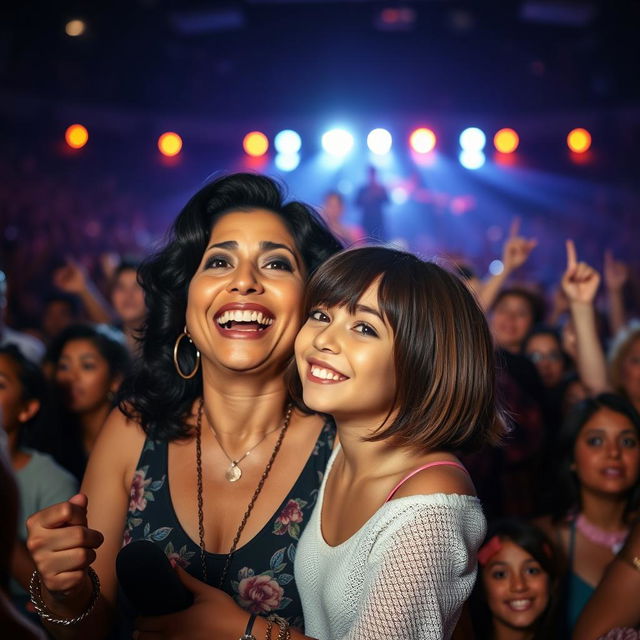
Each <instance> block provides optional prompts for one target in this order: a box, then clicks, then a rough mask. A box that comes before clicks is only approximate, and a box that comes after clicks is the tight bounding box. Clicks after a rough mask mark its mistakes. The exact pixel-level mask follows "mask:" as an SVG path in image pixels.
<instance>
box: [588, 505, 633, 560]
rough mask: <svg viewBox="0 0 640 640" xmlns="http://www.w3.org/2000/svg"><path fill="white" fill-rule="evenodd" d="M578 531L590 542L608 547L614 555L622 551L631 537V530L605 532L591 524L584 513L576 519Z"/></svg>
mask: <svg viewBox="0 0 640 640" xmlns="http://www.w3.org/2000/svg"><path fill="white" fill-rule="evenodd" d="M576 529H577V530H578V531H579V532H580V533H581V534H582V535H583V536H584V537H585V538H586V539H587V540H589V542H593V543H594V544H599V545H601V546H603V547H608V548H609V549H611V551H612V553H613V554H614V555H615V554H617V553H618V551H620V549H622V545H624V543H625V540H626V539H627V536H628V535H629V529H625V530H624V531H604V529H601V528H600V527H598V526H596V525H595V524H593V523H591V522H589V521H588V520H587V519H586V518H585V516H584V514H582V513H581V514H580V515H579V516H578V517H577V518H576Z"/></svg>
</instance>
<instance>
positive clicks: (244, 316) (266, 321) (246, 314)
mask: <svg viewBox="0 0 640 640" xmlns="http://www.w3.org/2000/svg"><path fill="white" fill-rule="evenodd" d="M216 322H217V323H218V324H219V325H225V324H227V323H229V322H257V323H258V324H261V325H263V326H265V327H266V326H269V325H270V324H273V318H270V317H268V316H265V315H264V314H263V313H262V311H249V310H244V311H243V310H241V309H235V310H231V311H225V312H224V313H221V314H220V315H219V316H218V317H217V318H216Z"/></svg>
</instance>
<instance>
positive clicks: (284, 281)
mask: <svg viewBox="0 0 640 640" xmlns="http://www.w3.org/2000/svg"><path fill="white" fill-rule="evenodd" d="M340 248H341V247H340V244H339V243H338V241H337V240H336V239H335V238H334V237H333V235H332V234H331V233H330V232H329V230H328V229H327V227H326V225H324V223H323V222H322V221H321V220H320V219H319V218H318V217H317V216H316V214H315V212H313V210H311V209H310V208H309V207H307V206H306V205H304V204H302V203H299V202H295V201H294V202H288V203H287V202H285V200H284V194H283V193H282V190H281V188H280V187H279V186H278V185H277V183H275V182H274V181H273V180H271V179H269V178H267V177H263V176H257V175H251V174H235V175H230V176H228V177H223V178H220V179H218V180H215V181H213V182H211V183H210V184H207V185H206V186H205V187H203V188H202V189H201V190H200V191H199V192H198V193H196V195H195V196H194V197H193V198H192V199H191V200H190V201H189V202H188V203H187V205H186V206H185V208H184V209H183V210H182V212H181V214H180V215H179V216H178V218H177V220H176V221H175V223H174V225H173V228H172V232H171V235H170V237H169V239H168V241H167V243H166V245H165V246H164V248H163V249H161V250H160V251H159V252H158V253H157V254H155V255H154V256H152V257H151V258H149V259H148V260H147V261H146V262H145V263H144V264H143V265H142V267H141V269H140V280H141V283H142V286H143V288H144V290H145V297H146V303H147V307H148V316H147V320H146V325H145V327H144V332H143V340H142V349H141V355H140V360H139V362H138V363H137V368H136V371H135V373H134V375H133V376H132V377H131V378H130V379H129V380H128V381H127V382H126V383H125V385H124V388H123V390H122V403H121V409H122V411H121V412H114V413H113V414H112V416H111V417H110V418H109V420H108V421H107V424H106V425H105V428H104V429H103V432H102V433H101V435H100V439H99V441H98V443H97V444H96V447H95V449H94V452H93V455H92V457H91V461H90V463H89V466H88V468H87V473H86V475H85V479H84V482H83V485H82V493H81V494H78V495H77V496H74V497H73V498H72V499H71V500H69V501H68V502H65V503H61V504H58V505H56V506H54V507H52V508H50V509H47V510H44V511H41V512H39V513H37V514H36V515H34V516H32V518H31V519H30V522H29V530H30V542H29V548H30V550H31V552H32V555H33V557H34V560H35V562H36V565H37V567H38V569H39V575H38V574H36V576H35V580H36V582H37V587H38V588H39V590H38V593H36V600H38V601H39V602H40V603H41V605H42V609H43V611H45V616H44V617H45V620H46V619H47V617H48V618H49V619H51V618H54V619H56V620H58V621H60V620H63V619H64V620H66V621H67V622H68V621H69V620H71V622H72V624H71V625H68V626H67V627H65V628H64V629H61V624H59V623H58V624H56V622H52V621H51V620H49V621H48V622H47V628H48V629H50V630H51V631H52V633H54V635H56V636H57V637H61V638H62V637H64V638H68V637H74V638H75V637H82V638H85V637H92V638H100V637H104V636H105V634H106V633H107V630H108V629H109V627H110V625H111V619H112V617H113V611H114V608H115V605H116V578H115V562H114V560H115V556H116V554H117V552H118V550H119V549H120V548H121V547H122V545H123V544H125V545H126V544H127V543H129V542H130V541H131V540H140V539H145V540H150V541H152V542H154V543H155V544H157V545H159V546H160V548H161V549H162V550H163V551H164V553H165V554H166V556H167V557H168V558H169V560H170V561H171V563H172V564H173V565H174V566H176V567H180V568H184V569H186V571H187V572H188V573H190V574H191V575H192V576H194V579H192V581H191V583H190V584H192V585H193V584H194V583H195V584H202V583H201V582H198V581H202V582H204V583H207V584H209V585H213V586H215V587H219V588H220V589H221V590H222V591H221V592H220V593H221V594H222V595H223V596H224V597H225V598H227V599H228V600H229V601H230V603H232V605H233V606H232V611H233V615H229V616H228V617H227V619H226V620H225V624H227V625H228V628H229V629H230V630H231V632H230V633H231V634H232V635H233V636H234V637H238V636H240V635H241V634H242V630H243V629H244V628H245V627H246V625H247V621H248V620H249V619H250V614H258V613H259V614H268V613H271V612H273V613H277V614H278V615H279V616H281V617H282V618H285V619H286V620H287V621H288V622H289V623H291V624H292V625H294V626H302V617H301V616H302V609H301V604H300V598H299V596H298V593H297V590H296V587H295V581H294V580H293V559H294V556H295V550H296V546H297V542H298V538H299V536H300V533H301V530H302V528H303V527H304V526H305V524H306V520H307V518H308V516H309V515H310V512H311V509H312V507H313V504H314V501H315V497H316V494H317V489H318V487H319V484H320V481H321V479H322V475H323V472H324V467H325V465H326V461H327V460H328V458H329V455H330V452H331V449H332V444H333V433H334V429H333V427H332V425H331V424H330V423H328V422H327V420H326V419H324V418H322V417H320V416H318V415H314V414H306V413H303V412H301V411H299V410H294V409H293V408H292V405H291V402H290V399H289V397H288V392H287V387H286V384H285V379H284V372H285V369H286V367H287V365H288V363H289V362H290V360H291V357H292V354H293V342H294V339H295V336H296V333H297V331H298V329H299V327H300V325H301V324H302V304H301V303H302V295H303V291H304V287H305V283H306V281H307V278H308V277H309V276H310V274H311V273H312V272H313V271H314V269H315V268H316V267H317V266H318V265H319V264H320V263H321V262H323V261H324V260H325V259H326V258H327V257H329V256H330V255H331V254H333V253H335V252H337V251H339V250H340ZM123 528H124V531H123ZM70 540H73V542H70ZM98 577H99V582H98ZM196 579H197V580H196ZM38 581H39V582H38ZM99 585H101V586H99ZM203 586H204V585H203ZM234 601H235V603H236V604H233V602H234ZM238 605H239V606H238ZM202 610H203V607H202V606H200V607H199V604H198V597H197V596H196V601H195V604H194V605H193V607H191V608H190V609H188V610H187V612H185V614H184V616H183V620H184V621H188V622H189V623H190V624H196V625H197V620H198V611H202ZM202 615H209V614H208V613H207V612H206V610H205V611H204V612H203V614H202ZM180 630H181V632H182V633H184V634H186V636H185V637H193V636H189V630H188V629H187V628H186V627H185V626H184V625H183V624H182V623H181V629H180Z"/></svg>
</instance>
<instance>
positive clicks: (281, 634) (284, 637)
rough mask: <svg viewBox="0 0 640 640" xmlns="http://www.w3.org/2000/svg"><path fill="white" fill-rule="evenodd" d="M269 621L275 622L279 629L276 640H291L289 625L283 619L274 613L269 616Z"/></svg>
mask: <svg viewBox="0 0 640 640" xmlns="http://www.w3.org/2000/svg"><path fill="white" fill-rule="evenodd" d="M269 620H272V621H273V622H275V623H276V624H277V625H278V627H279V629H280V630H279V631H278V637H277V640H291V631H290V630H289V623H288V622H287V621H286V620H285V619H284V618H281V617H280V616H278V615H276V614H275V613H274V614H272V615H270V616H269Z"/></svg>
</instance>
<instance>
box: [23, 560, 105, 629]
mask: <svg viewBox="0 0 640 640" xmlns="http://www.w3.org/2000/svg"><path fill="white" fill-rule="evenodd" d="M88 573H89V577H90V578H91V584H92V585H93V593H92V594H91V601H90V602H89V605H88V606H87V608H86V609H85V610H84V611H83V612H82V613H81V614H80V615H79V616H76V617H75V618H58V617H57V616H56V615H55V614H54V613H53V612H52V611H49V609H47V605H46V604H45V603H44V600H43V599H42V581H41V579H40V572H39V571H38V570H37V569H36V570H35V571H34V572H33V573H32V574H31V579H30V580H29V596H30V597H31V603H32V604H33V608H34V609H35V610H36V612H37V613H38V615H39V616H40V618H41V619H42V620H46V621H47V622H51V623H52V624H61V625H64V626H65V627H69V626H71V625H74V624H78V623H79V622H82V621H83V620H84V619H85V618H86V617H88V616H89V614H90V613H91V612H92V611H93V609H94V608H95V606H96V602H98V598H99V597H100V578H98V574H97V573H96V572H95V571H94V570H93V569H92V568H91V567H89V569H88Z"/></svg>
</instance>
